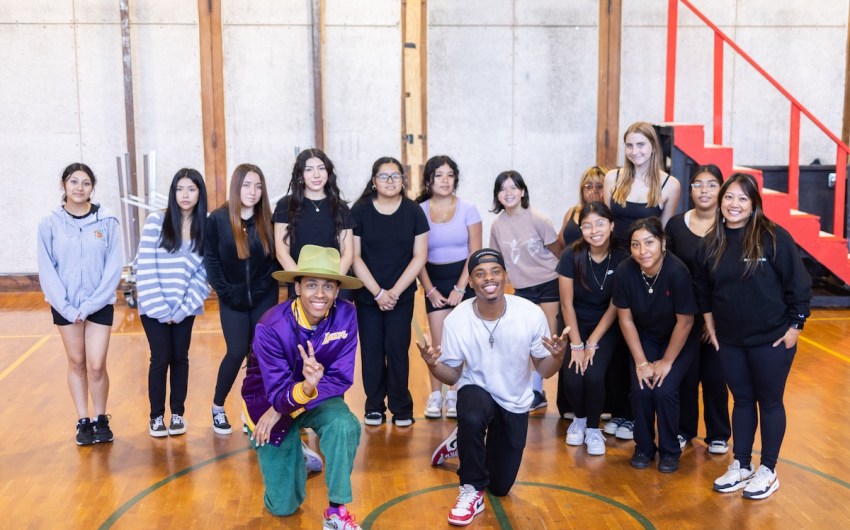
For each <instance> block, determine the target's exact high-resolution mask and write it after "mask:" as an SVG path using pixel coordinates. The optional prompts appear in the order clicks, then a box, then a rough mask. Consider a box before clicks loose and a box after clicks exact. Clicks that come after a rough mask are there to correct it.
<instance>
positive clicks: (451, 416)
mask: <svg viewBox="0 0 850 530" xmlns="http://www.w3.org/2000/svg"><path fill="white" fill-rule="evenodd" d="M446 417H447V418H451V419H455V418H457V411H454V412H450V411H446Z"/></svg>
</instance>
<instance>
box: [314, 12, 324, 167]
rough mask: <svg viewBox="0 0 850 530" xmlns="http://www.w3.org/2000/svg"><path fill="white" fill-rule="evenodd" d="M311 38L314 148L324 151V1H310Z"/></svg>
mask: <svg viewBox="0 0 850 530" xmlns="http://www.w3.org/2000/svg"><path fill="white" fill-rule="evenodd" d="M311 6H312V18H313V26H312V36H313V42H312V44H313V119H314V120H315V127H316V143H315V146H316V147H318V148H319V149H321V150H322V151H324V150H325V82H324V76H325V53H324V52H325V0H312V1H311Z"/></svg>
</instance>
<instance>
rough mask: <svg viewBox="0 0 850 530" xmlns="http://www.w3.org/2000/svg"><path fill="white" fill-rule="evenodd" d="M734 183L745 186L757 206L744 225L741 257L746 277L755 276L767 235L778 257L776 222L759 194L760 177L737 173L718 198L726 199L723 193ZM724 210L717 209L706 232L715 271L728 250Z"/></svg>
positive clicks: (725, 184)
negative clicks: (712, 221) (709, 228)
mask: <svg viewBox="0 0 850 530" xmlns="http://www.w3.org/2000/svg"><path fill="white" fill-rule="evenodd" d="M733 184H737V185H738V186H740V187H741V191H743V192H744V195H746V196H747V198H748V199H750V203H751V204H752V205H753V211H752V214H751V215H750V218H749V219H747V224H746V225H744V238H743V240H742V242H741V259H742V260H744V262H745V263H746V265H744V275H743V277H744V278H748V277H751V276H752V275H753V274H755V272H756V269H757V268H758V267H759V264H760V263H761V258H763V257H764V253H765V249H764V245H763V242H764V239H765V236H767V237H768V238H769V239H770V243H771V246H772V251H773V255H774V256H776V223H774V222H773V221H771V220H770V219H768V218H767V216H765V215H764V208H763V206H762V202H761V195H760V194H759V187H758V183H757V182H756V179H754V178H753V176H752V175H748V174H746V173H735V174H733V175H732V176H731V177H729V180H727V181H726V182H724V183H723V185H722V186H720V193H719V197H718V201H719V202H720V203H722V202H723V195H725V194H726V191H727V190H728V189H729V187H730V186H732V185H733ZM725 221H726V220H725V219H724V218H723V212H722V211H721V209H720V208H717V213H716V214H715V218H714V228H712V229H711V231H710V232H709V233H708V234H706V236H705V245H706V258H707V259H708V261H709V263H710V265H711V270H712V272H713V271H716V270H717V267H718V266H719V265H720V260H721V258H722V257H723V254H724V253H725V252H726V243H727V242H726V227H725V226H724V225H725Z"/></svg>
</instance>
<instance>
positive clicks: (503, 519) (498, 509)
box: [487, 491, 514, 530]
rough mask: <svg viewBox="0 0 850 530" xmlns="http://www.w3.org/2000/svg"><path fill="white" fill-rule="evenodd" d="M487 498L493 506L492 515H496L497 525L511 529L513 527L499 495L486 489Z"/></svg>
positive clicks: (505, 529) (507, 529) (504, 528)
mask: <svg viewBox="0 0 850 530" xmlns="http://www.w3.org/2000/svg"><path fill="white" fill-rule="evenodd" d="M487 500H489V501H490V506H491V507H492V508H493V515H495V516H496V520H497V521H498V522H499V527H500V528H501V529H502V530H513V528H514V527H513V526H512V525H511V522H510V521H509V520H508V514H507V513H505V507H504V506H502V501H501V500H499V497H496V496H495V495H493V494H491V493H490V492H489V491H488V492H487Z"/></svg>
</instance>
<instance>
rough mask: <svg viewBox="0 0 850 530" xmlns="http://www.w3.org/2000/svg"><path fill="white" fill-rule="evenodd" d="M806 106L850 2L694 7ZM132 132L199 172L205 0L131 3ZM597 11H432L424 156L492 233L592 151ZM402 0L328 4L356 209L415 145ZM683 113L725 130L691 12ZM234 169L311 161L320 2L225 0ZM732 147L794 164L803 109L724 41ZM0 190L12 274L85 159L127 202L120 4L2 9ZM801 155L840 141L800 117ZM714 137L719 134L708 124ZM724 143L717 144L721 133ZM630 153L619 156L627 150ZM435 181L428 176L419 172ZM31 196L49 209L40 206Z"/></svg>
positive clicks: (832, 58) (641, 85)
mask: <svg viewBox="0 0 850 530" xmlns="http://www.w3.org/2000/svg"><path fill="white" fill-rule="evenodd" d="M694 3H695V4H696V5H697V7H698V8H700V9H703V10H704V11H705V13H706V14H707V15H708V16H709V17H710V18H712V19H713V20H715V21H716V22H717V23H718V24H719V25H720V26H721V28H722V29H724V31H727V32H728V33H729V34H730V36H731V37H732V38H733V39H735V40H736V41H737V42H738V43H739V44H740V45H741V46H742V47H743V48H744V49H745V50H747V51H748V52H749V53H750V54H751V55H752V56H753V57H754V58H755V59H756V60H757V61H759V62H760V63H761V64H762V65H763V66H764V67H765V68H766V69H767V70H768V71H769V72H770V73H771V74H773V75H774V76H775V77H776V78H777V79H778V80H779V82H780V83H783V84H784V85H785V86H786V87H787V88H788V89H789V90H790V91H791V93H792V94H794V95H795V96H796V97H797V98H798V99H800V101H801V102H802V103H803V104H804V105H806V106H808V107H809V108H810V109H811V110H812V111H813V112H814V113H815V115H817V116H818V117H820V118H821V119H822V120H823V121H824V123H825V124H826V125H827V127H829V128H830V129H831V130H832V131H835V132H837V131H840V128H841V114H842V109H843V94H844V64H845V53H846V38H847V25H846V24H847V9H848V6H847V5H846V2H819V3H818V8H817V9H811V5H810V3H806V2H803V1H801V0H770V1H768V0H694ZM130 5H131V13H130V19H131V37H132V46H133V67H134V72H133V73H134V92H135V105H136V114H135V121H136V134H137V136H136V139H137V148H138V153H139V168H140V170H141V154H143V153H147V152H150V151H156V153H157V165H156V171H157V175H158V181H157V189H158V191H160V192H161V193H164V192H165V191H166V190H167V186H168V183H169V182H170V177H171V175H173V174H174V172H175V171H176V170H177V169H179V168H180V167H183V166H190V167H195V168H197V169H200V170H203V167H204V163H203V162H204V161H203V148H202V147H203V146H202V137H201V102H200V79H199V76H200V67H199V55H200V54H199V49H198V13H197V5H198V4H197V2H196V1H195V0H173V1H168V2H165V1H159V2H140V1H131V2H130ZM598 5H599V4H598V0H572V1H570V2H563V1H561V0H467V1H465V2H457V1H453V0H429V2H428V6H429V9H428V101H429V107H428V117H427V119H428V141H429V144H428V152H429V153H430V154H431V155H435V154H440V153H445V154H449V155H451V156H452V157H453V158H455V160H456V161H457V162H458V164H459V165H460V168H461V188H460V195H461V196H462V197H464V198H466V199H468V200H472V201H474V202H476V203H477V204H478V205H479V208H480V210H481V211H482V214H483V217H484V220H485V243H486V241H487V239H488V237H487V233H488V232H487V230H489V226H490V223H491V221H492V219H493V217H494V216H492V215H491V214H488V213H486V211H487V210H488V209H490V207H491V204H492V183H493V179H494V178H495V176H496V175H497V174H498V173H499V172H500V171H502V170H505V169H515V170H517V171H519V172H520V173H522V174H523V175H524V176H525V178H526V180H527V182H528V184H529V186H530V191H531V200H532V205H533V206H535V207H536V208H539V209H540V210H542V211H543V212H544V213H546V214H547V215H549V216H550V217H551V218H552V219H553V221H554V223H555V224H556V225H558V224H559V223H560V220H561V217H562V216H563V213H564V211H565V210H566V209H567V208H568V207H569V206H570V205H572V204H574V203H575V202H576V200H577V196H578V193H577V192H578V190H577V180H578V176H579V175H580V174H581V171H582V170H583V169H584V168H585V167H587V166H589V165H592V164H593V163H594V162H595V160H594V158H595V133H596V92H597V49H598ZM666 9H667V2H666V0H646V1H640V2H637V1H634V2H624V19H623V55H622V85H621V116H620V130H621V131H622V130H624V129H625V128H626V127H627V126H628V125H629V123H631V122H633V121H636V120H649V121H661V120H662V119H663V100H664V63H665V49H666ZM401 16H402V13H401V2H399V1H398V0H363V1H358V2H351V1H350V0H326V48H325V53H326V55H325V94H326V103H325V117H326V137H327V149H326V150H327V152H328V154H329V156H330V157H331V158H332V160H334V162H335V164H336V166H337V173H338V175H339V177H340V185H341V187H342V190H343V193H344V196H345V197H346V198H347V199H349V200H354V199H356V198H357V196H358V195H359V193H360V191H361V190H362V188H363V186H364V185H365V183H366V181H367V179H368V174H369V170H370V168H371V163H372V161H373V160H374V159H376V158H377V157H379V156H382V155H392V156H396V157H398V156H400V154H401V145H400V144H401V138H400V136H401V94H400V93H401V78H402V71H401V50H402V48H401V23H400V20H401ZM680 19H681V23H682V27H681V28H680V37H679V45H680V47H679V77H678V80H679V81H678V84H677V93H678V98H677V104H676V108H677V115H676V119H677V121H682V122H699V123H705V124H708V123H710V121H711V114H710V113H711V64H712V63H711V61H712V56H711V53H712V52H711V50H712V47H711V43H712V39H711V33H710V32H709V31H708V30H706V29H704V28H703V27H702V26H701V25H700V24H698V21H697V20H696V18H695V17H694V16H693V15H691V14H690V13H688V12H687V10H686V9H685V8H683V7H682V8H680ZM222 22H223V42H224V44H223V45H224V81H225V103H224V104H225V118H226V127H227V129H226V135H227V160H228V168H229V171H232V168H233V167H235V166H236V165H237V164H239V163H241V162H246V161H251V162H254V163H256V164H258V165H260V166H261V167H262V168H263V169H264V171H265V173H266V175H267V177H268V179H269V187H270V190H269V192H270V195H272V196H275V195H279V194H282V193H283V192H284V190H285V186H286V184H287V183H288V180H289V175H290V173H291V168H292V163H293V161H294V158H295V154H296V151H297V150H298V149H303V148H305V147H309V146H310V145H311V144H312V143H313V141H314V137H315V131H314V124H313V97H312V94H313V79H312V67H313V64H312V52H311V15H310V2H309V0H255V1H252V2H240V1H237V0H222ZM726 57H727V61H726V66H725V68H726V80H725V98H726V102H727V104H726V107H725V111H724V112H725V114H724V140H725V141H726V143H728V144H730V145H732V146H733V147H735V149H736V161H737V162H740V163H752V164H784V163H787V151H788V139H787V130H786V127H787V123H788V114H789V110H788V105H787V104H786V103H785V102H784V101H783V100H782V99H780V98H779V97H777V96H776V95H775V94H771V92H770V91H769V90H768V88H767V85H766V84H765V83H764V82H762V81H760V80H759V79H758V78H757V76H756V74H754V73H753V71H751V70H750V69H749V68H748V67H746V66H745V65H744V64H743V62H742V61H741V60H740V59H739V58H736V57H734V56H733V54H732V53H731V50H729V49H728V48H727V53H726ZM0 64H3V65H4V69H3V73H2V74H0V115H2V116H3V118H4V119H3V126H2V127H0V160H2V162H3V167H4V168H5V169H6V175H5V182H9V183H11V182H15V183H19V182H25V183H26V184H27V186H26V188H24V189H25V190H26V191H25V192H24V193H20V192H16V191H17V190H9V189H7V192H6V193H3V194H0V195H2V196H0V216H2V221H4V225H5V226H14V227H16V229H14V230H10V231H8V232H7V236H6V238H7V243H6V248H10V249H14V251H13V252H3V253H0V274H4V273H6V274H8V273H31V272H34V271H35V270H36V264H35V243H34V242H35V233H36V227H37V224H38V221H39V219H40V218H41V217H43V216H44V215H45V214H46V212H47V211H48V210H49V209H50V208H53V207H55V206H56V205H58V201H59V197H60V192H59V188H58V179H59V174H60V172H61V170H62V168H63V167H64V166H65V165H66V164H68V163H70V162H72V161H77V160H82V161H85V162H87V163H89V164H90V165H91V166H92V167H93V168H94V170H95V171H96V173H97V174H98V176H99V177H100V181H99V183H98V186H97V191H96V195H95V197H96V200H98V201H100V202H102V203H104V204H105V205H106V206H108V207H110V208H117V207H118V206H119V202H118V199H119V197H118V187H117V176H116V170H115V157H116V156H119V155H121V154H122V153H123V152H124V151H125V150H126V136H125V125H124V101H123V98H124V93H123V77H122V68H121V41H120V26H119V13H118V5H117V2H115V1H114V0H32V1H30V2H20V1H17V0H0ZM803 121H804V125H803V129H802V146H801V161H802V162H804V163H807V162H810V161H811V160H812V159H814V158H821V160H822V161H824V162H825V163H831V162H832V160H833V157H834V149H833V148H832V146H831V145H830V144H829V143H828V142H826V141H825V140H824V138H823V137H822V136H821V135H819V134H818V133H816V132H815V131H814V128H813V127H812V126H811V125H810V124H808V123H807V120H805V119H804V120H803ZM706 132H707V134H708V135H710V134H711V129H710V127H707V131H706ZM709 137H710V136H709ZM621 158H622V155H621ZM412 177H413V178H416V179H418V178H420V175H413V176H412ZM33 198H35V199H34V200H33Z"/></svg>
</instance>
